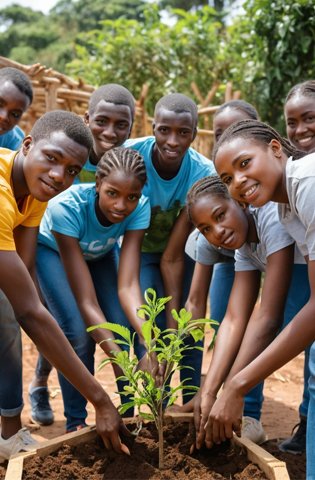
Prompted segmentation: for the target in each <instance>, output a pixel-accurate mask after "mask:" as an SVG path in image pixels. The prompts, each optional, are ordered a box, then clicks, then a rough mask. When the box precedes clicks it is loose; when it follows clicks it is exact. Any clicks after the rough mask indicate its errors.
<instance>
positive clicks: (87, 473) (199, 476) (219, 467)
mask: <svg viewBox="0 0 315 480" xmlns="http://www.w3.org/2000/svg"><path fill="white" fill-rule="evenodd" d="M190 428H191V427H190V426H189V425H188V424H175V425H168V426H167V427H165V466H166V467H165V469H163V470H162V471H160V470H159V469H158V445H157V432H156V430H155V427H154V426H153V425H147V426H145V427H144V428H143V429H142V430H141V433H140V435H139V436H138V437H137V438H136V439H135V441H134V442H133V445H132V446H131V451H132V455H131V456H130V457H128V456H127V455H117V454H115V453H114V452H106V451H104V447H103V445H102V443H101V441H100V440H99V439H96V440H94V441H93V442H90V443H85V444H81V445H76V446H73V447H71V446H68V445H66V446H64V447H62V448H61V449H59V450H58V451H57V452H55V453H54V454H51V455H49V456H48V457H45V458H39V457H37V458H32V459H27V460H26V462H25V464H26V465H25V473H24V474H23V480H37V479H45V480H47V479H49V480H147V479H150V480H162V479H163V480H175V479H178V480H184V479H189V480H223V479H229V480H232V479H235V480H266V476H265V475H264V474H263V473H262V472H261V471H260V470H259V469H258V467H257V466H256V465H253V464H248V461H247V458H246V454H245V452H243V451H241V449H239V448H238V447H232V446H231V445H230V444H226V445H221V446H220V447H216V448H214V449H212V450H211V451H209V450H204V451H200V452H198V453H197V454H196V455H193V456H191V455H189V449H190V446H191V443H192V436H191V433H190ZM180 439H181V440H180Z"/></svg>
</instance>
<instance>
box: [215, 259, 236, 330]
mask: <svg viewBox="0 0 315 480" xmlns="http://www.w3.org/2000/svg"><path fill="white" fill-rule="evenodd" d="M234 275H235V270H234V262H226V263H217V264H216V265H214V268H213V274H212V279H211V284H210V292H209V296H210V317H211V319H212V320H216V321H217V322H219V323H221V322H222V320H223V318H224V315H225V312H226V309H227V306H228V303H229V298H230V293H231V290H232V286H233V282H234ZM218 328H219V325H215V326H214V329H215V330H216V331H218Z"/></svg>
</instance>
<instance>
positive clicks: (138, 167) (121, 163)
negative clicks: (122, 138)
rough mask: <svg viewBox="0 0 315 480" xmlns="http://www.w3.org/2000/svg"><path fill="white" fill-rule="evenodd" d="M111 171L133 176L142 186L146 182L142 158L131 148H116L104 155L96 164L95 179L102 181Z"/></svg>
mask: <svg viewBox="0 0 315 480" xmlns="http://www.w3.org/2000/svg"><path fill="white" fill-rule="evenodd" d="M113 171H119V172H124V173H125V174H126V175H133V176H135V177H136V178H137V179H138V180H139V182H140V183H141V184H142V185H144V184H145V182H146V180H147V174H146V168H145V163H144V160H143V157H142V155H140V153H139V152H137V151H136V150H132V149H131V148H123V147H116V148H111V149H110V150H108V151H107V152H105V153H104V155H103V156H102V158H101V159H100V161H99V162H98V164H97V169H96V177H97V178H99V179H100V180H103V178H105V177H108V175H110V174H111V173H112V172H113Z"/></svg>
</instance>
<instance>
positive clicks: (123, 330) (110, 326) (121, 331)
mask: <svg viewBox="0 0 315 480" xmlns="http://www.w3.org/2000/svg"><path fill="white" fill-rule="evenodd" d="M97 328H103V329H104V330H109V331H111V332H114V333H117V334H118V335H120V336H121V337H123V338H124V339H125V340H126V341H127V342H128V344H129V345H131V336H130V331H129V329H128V328H127V327H124V326H122V325H118V324H116V323H110V322H104V323H100V324H99V325H93V326H91V327H88V328H87V329H86V330H87V332H92V331H93V330H96V329H97ZM114 341H115V340H114Z"/></svg>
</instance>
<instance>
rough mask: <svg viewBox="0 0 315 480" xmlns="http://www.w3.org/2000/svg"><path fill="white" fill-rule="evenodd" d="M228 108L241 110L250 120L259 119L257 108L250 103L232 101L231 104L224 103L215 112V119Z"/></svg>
mask: <svg viewBox="0 0 315 480" xmlns="http://www.w3.org/2000/svg"><path fill="white" fill-rule="evenodd" d="M227 108H231V109H233V110H239V111H240V112H243V113H244V114H245V115H247V117H248V118H252V119H253V120H258V119H259V115H258V112H257V110H256V108H255V107H254V106H253V105H251V104H250V103H248V102H245V100H230V101H229V102H225V103H223V104H222V105H221V106H220V107H219V108H218V110H217V111H216V112H215V114H214V117H216V116H217V115H219V114H220V113H222V112H224V110H226V109H227Z"/></svg>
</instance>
